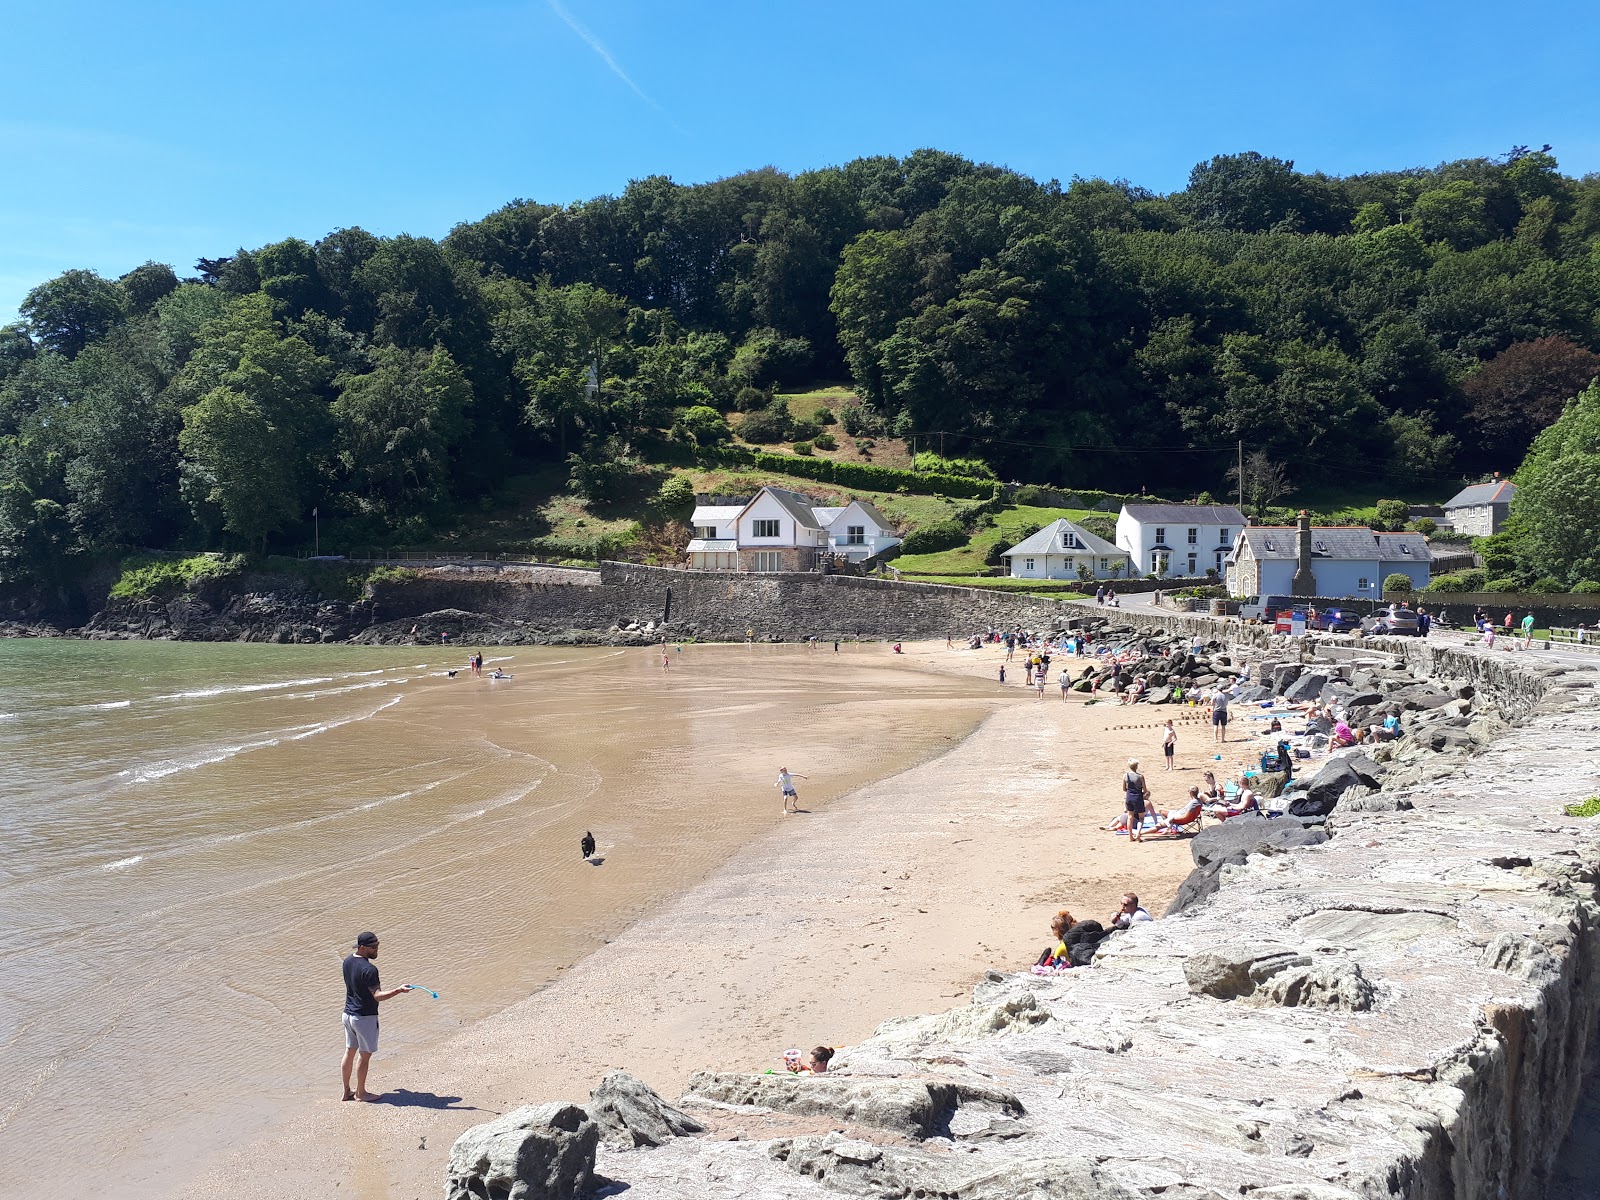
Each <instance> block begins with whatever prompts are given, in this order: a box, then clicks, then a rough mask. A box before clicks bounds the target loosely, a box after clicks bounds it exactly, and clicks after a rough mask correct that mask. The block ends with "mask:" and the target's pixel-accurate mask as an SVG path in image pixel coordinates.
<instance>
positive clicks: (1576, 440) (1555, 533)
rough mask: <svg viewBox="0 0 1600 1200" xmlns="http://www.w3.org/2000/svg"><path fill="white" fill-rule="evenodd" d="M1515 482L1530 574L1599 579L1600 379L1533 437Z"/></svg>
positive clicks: (1514, 510) (1514, 503)
mask: <svg viewBox="0 0 1600 1200" xmlns="http://www.w3.org/2000/svg"><path fill="white" fill-rule="evenodd" d="M1515 482H1516V484H1517V494H1516V496H1515V498H1514V499H1513V500H1512V502H1511V511H1512V515H1513V516H1514V517H1515V518H1516V519H1517V520H1518V522H1519V523H1520V525H1521V527H1522V529H1523V535H1522V539H1521V546H1520V550H1521V553H1520V554H1519V560H1520V565H1522V566H1523V567H1524V568H1525V570H1526V572H1527V573H1528V574H1530V575H1534V576H1551V577H1554V578H1556V579H1561V580H1565V581H1567V582H1576V581H1577V580H1580V579H1595V578H1600V383H1591V384H1590V385H1589V386H1588V387H1587V388H1585V389H1584V391H1583V392H1582V393H1580V394H1579V395H1578V397H1577V398H1576V399H1575V400H1574V401H1573V402H1572V404H1570V405H1569V406H1568V407H1567V410H1566V411H1565V412H1564V413H1563V414H1562V415H1561V418H1560V419H1559V420H1557V421H1556V423H1555V424H1554V425H1551V426H1550V428H1548V429H1546V430H1545V431H1544V432H1543V433H1541V434H1540V435H1539V436H1538V437H1537V438H1535V439H1534V442H1533V447H1532V448H1531V449H1530V450H1529V451H1528V457H1527V458H1525V459H1524V460H1523V462H1522V466H1521V468H1520V469H1519V470H1518V471H1517V474H1516V476H1515ZM1484 563H1485V566H1486V567H1488V566H1489V563H1488V558H1487V556H1486V557H1485V560H1484ZM1490 569H1491V570H1492V568H1490Z"/></svg>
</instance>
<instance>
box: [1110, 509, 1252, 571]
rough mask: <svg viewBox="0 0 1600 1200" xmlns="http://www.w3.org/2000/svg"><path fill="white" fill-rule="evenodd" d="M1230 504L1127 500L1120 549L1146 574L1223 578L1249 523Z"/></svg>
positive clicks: (1120, 524) (1119, 527)
mask: <svg viewBox="0 0 1600 1200" xmlns="http://www.w3.org/2000/svg"><path fill="white" fill-rule="evenodd" d="M1245 523H1246V522H1245V516H1244V513H1242V512H1240V511H1239V510H1238V509H1237V508H1235V507H1233V505H1231V504H1124V505H1123V506H1122V511H1121V512H1120V513H1118V514H1117V547H1118V549H1120V550H1124V551H1126V552H1127V555H1128V557H1129V558H1130V559H1132V560H1133V562H1134V564H1135V565H1136V566H1137V568H1138V571H1139V573H1140V574H1141V575H1161V576H1183V577H1191V578H1192V577H1198V576H1201V575H1204V574H1205V573H1206V571H1207V570H1208V569H1210V570H1214V571H1216V573H1217V578H1219V579H1220V578H1222V574H1223V571H1224V569H1225V568H1226V565H1227V561H1228V555H1229V554H1230V553H1232V551H1233V539H1234V537H1235V536H1236V535H1237V534H1238V532H1239V530H1240V529H1242V528H1244V526H1245Z"/></svg>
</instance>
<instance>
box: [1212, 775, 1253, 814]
mask: <svg viewBox="0 0 1600 1200" xmlns="http://www.w3.org/2000/svg"><path fill="white" fill-rule="evenodd" d="M1260 811H1261V801H1260V800H1258V799H1257V798H1256V794H1255V791H1254V789H1252V788H1251V787H1250V785H1249V784H1248V783H1246V782H1245V781H1244V780H1242V779H1241V780H1240V781H1239V791H1238V794H1236V795H1235V796H1234V798H1233V803H1232V804H1231V805H1229V806H1228V807H1227V808H1214V809H1212V810H1211V814H1210V815H1211V816H1213V817H1215V818H1216V819H1217V820H1219V821H1226V820H1227V819H1228V818H1229V817H1242V816H1244V814H1245V813H1248V812H1260Z"/></svg>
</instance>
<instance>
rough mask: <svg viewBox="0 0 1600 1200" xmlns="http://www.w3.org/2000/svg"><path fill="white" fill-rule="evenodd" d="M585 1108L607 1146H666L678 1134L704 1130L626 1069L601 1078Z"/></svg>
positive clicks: (702, 1131) (703, 1127) (686, 1135)
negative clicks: (598, 1128)
mask: <svg viewBox="0 0 1600 1200" xmlns="http://www.w3.org/2000/svg"><path fill="white" fill-rule="evenodd" d="M586 1108H587V1110H588V1113H589V1117H590V1119H591V1120H593V1121H594V1123H595V1124H596V1125H598V1126H599V1127H600V1136H601V1137H602V1138H604V1139H605V1142H606V1144H607V1145H608V1146H613V1147H621V1148H624V1149H627V1148H636V1147H639V1146H665V1145H666V1144H667V1143H668V1142H670V1141H671V1140H672V1139H673V1138H675V1137H688V1136H689V1135H690V1134H693V1133H704V1132H705V1126H704V1125H702V1124H700V1122H699V1121H696V1120H695V1119H694V1118H693V1117H691V1116H689V1115H688V1114H687V1113H684V1112H682V1111H680V1110H679V1109H676V1108H674V1107H673V1106H672V1105H670V1104H668V1103H667V1102H666V1101H665V1100H663V1099H662V1098H661V1097H660V1096H658V1095H657V1094H656V1093H655V1091H654V1090H652V1089H651V1088H650V1087H648V1086H647V1085H645V1084H644V1083H642V1082H641V1081H640V1080H638V1079H635V1078H634V1077H633V1076H632V1075H630V1074H628V1073H627V1072H626V1071H613V1072H611V1074H609V1075H607V1076H606V1077H605V1078H604V1079H602V1080H601V1081H600V1086H599V1087H597V1088H595V1090H594V1091H593V1092H591V1093H590V1095H589V1103H588V1105H587V1106H586Z"/></svg>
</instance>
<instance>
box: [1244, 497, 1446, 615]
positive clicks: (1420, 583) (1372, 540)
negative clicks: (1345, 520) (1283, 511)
mask: <svg viewBox="0 0 1600 1200" xmlns="http://www.w3.org/2000/svg"><path fill="white" fill-rule="evenodd" d="M1432 560H1433V555H1432V552H1431V551H1430V550H1429V549H1428V539H1427V538H1425V537H1423V536H1422V535H1421V534H1420V533H1375V532H1373V531H1372V530H1370V529H1367V528H1364V527H1362V526H1356V525H1333V526H1329V525H1321V526H1318V527H1316V528H1312V527H1311V523H1310V520H1309V519H1308V518H1307V517H1304V516H1302V517H1301V519H1300V523H1299V524H1298V525H1251V526H1249V527H1248V528H1245V529H1243V530H1241V531H1240V533H1239V537H1238V539H1237V540H1236V541H1235V543H1234V547H1233V553H1232V554H1231V555H1230V556H1229V558H1228V563H1227V581H1228V593H1229V594H1230V595H1233V596H1327V597H1344V596H1355V597H1366V598H1368V599H1373V600H1378V599H1382V597H1383V581H1384V580H1385V579H1387V578H1388V577H1389V576H1390V575H1396V574H1398V575H1404V576H1406V577H1407V578H1409V579H1410V580H1411V586H1412V587H1413V588H1416V589H1420V588H1423V587H1426V586H1427V584H1428V573H1429V568H1430V566H1431V563H1432ZM1297 575H1299V576H1301V579H1300V584H1301V586H1298V587H1297V586H1296V582H1297V581H1296V576H1297Z"/></svg>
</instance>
